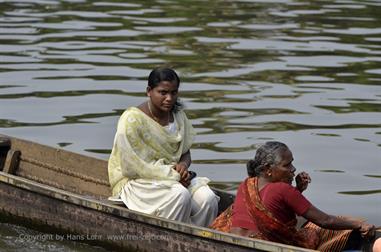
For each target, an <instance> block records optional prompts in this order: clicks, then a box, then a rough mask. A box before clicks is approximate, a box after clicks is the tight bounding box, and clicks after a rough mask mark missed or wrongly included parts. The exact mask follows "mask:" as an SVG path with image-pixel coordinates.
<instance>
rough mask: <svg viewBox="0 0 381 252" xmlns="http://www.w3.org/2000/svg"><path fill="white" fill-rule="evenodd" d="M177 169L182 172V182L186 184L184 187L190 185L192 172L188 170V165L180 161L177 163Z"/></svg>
mask: <svg viewBox="0 0 381 252" xmlns="http://www.w3.org/2000/svg"><path fill="white" fill-rule="evenodd" d="M174 168H175V170H176V171H177V172H178V173H179V174H180V181H179V182H180V183H181V184H182V185H183V186H184V187H188V186H189V185H190V179H189V178H190V174H189V172H188V167H187V166H186V165H185V164H184V163H182V162H180V163H178V164H176V165H175V167H174Z"/></svg>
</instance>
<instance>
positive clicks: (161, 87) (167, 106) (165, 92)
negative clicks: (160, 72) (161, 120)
mask: <svg viewBox="0 0 381 252" xmlns="http://www.w3.org/2000/svg"><path fill="white" fill-rule="evenodd" d="M178 90H179V87H178V85H177V82H176V81H172V82H171V81H161V82H160V83H159V84H158V85H157V86H156V87H154V88H151V87H147V95H148V97H150V99H151V103H152V105H153V106H155V108H156V109H158V110H161V111H163V112H169V111H171V109H172V108H173V106H174V105H175V103H176V100H177V94H178Z"/></svg>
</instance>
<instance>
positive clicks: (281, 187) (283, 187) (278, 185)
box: [267, 182, 299, 192]
mask: <svg viewBox="0 0 381 252" xmlns="http://www.w3.org/2000/svg"><path fill="white" fill-rule="evenodd" d="M267 187H268V188H271V189H272V190H275V189H276V190H278V191H280V192H290V191H298V190H297V189H296V188H295V187H293V186H292V185H290V184H288V183H285V182H274V183H269V184H268V186H267ZM298 192H299V191H298Z"/></svg>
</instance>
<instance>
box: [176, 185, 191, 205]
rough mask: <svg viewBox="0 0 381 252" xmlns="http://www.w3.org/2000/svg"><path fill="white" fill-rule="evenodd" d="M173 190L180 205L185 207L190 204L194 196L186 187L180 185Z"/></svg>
mask: <svg viewBox="0 0 381 252" xmlns="http://www.w3.org/2000/svg"><path fill="white" fill-rule="evenodd" d="M173 189H174V190H175V198H176V201H177V202H178V203H179V204H183V205H189V204H190V202H191V198H192V196H191V194H190V193H189V191H188V190H187V189H186V188H185V187H184V186H182V185H178V186H176V187H174V188H173Z"/></svg>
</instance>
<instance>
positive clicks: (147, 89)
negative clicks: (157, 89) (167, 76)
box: [146, 87, 152, 97]
mask: <svg viewBox="0 0 381 252" xmlns="http://www.w3.org/2000/svg"><path fill="white" fill-rule="evenodd" d="M151 90H152V88H151V87H147V88H146V94H147V96H148V97H151Z"/></svg>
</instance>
